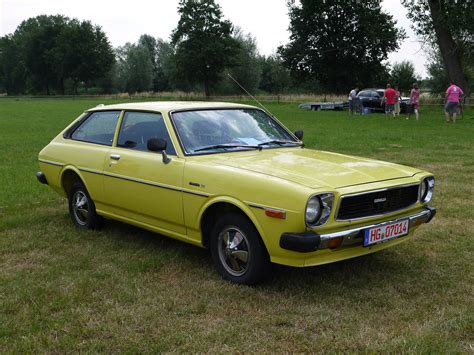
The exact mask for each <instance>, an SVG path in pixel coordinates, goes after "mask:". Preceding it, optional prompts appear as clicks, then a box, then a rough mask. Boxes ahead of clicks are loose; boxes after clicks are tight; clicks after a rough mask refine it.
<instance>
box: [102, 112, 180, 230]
mask: <svg viewBox="0 0 474 355" xmlns="http://www.w3.org/2000/svg"><path fill="white" fill-rule="evenodd" d="M150 138H162V139H165V140H166V141H167V149H166V153H167V154H168V155H169V156H170V157H171V160H170V161H169V162H168V163H165V162H164V159H163V157H162V154H161V153H159V152H151V151H149V150H148V149H147V141H148V140H149V139H150ZM183 169H184V159H181V158H178V157H177V156H176V151H175V149H174V147H173V145H172V142H171V140H170V136H169V134H168V131H167V129H166V126H165V123H164V120H163V116H162V115H161V114H160V113H156V112H137V111H128V112H125V113H124V115H123V118H122V120H121V125H120V130H119V133H118V137H117V140H116V144H115V145H114V146H113V147H112V148H111V149H110V151H109V156H108V157H106V160H105V166H104V192H105V196H106V201H107V203H108V204H109V208H110V210H111V211H112V212H113V213H114V214H115V215H117V216H120V217H123V218H126V219H129V220H134V221H137V222H140V224H142V225H144V226H145V227H146V226H151V227H154V228H158V229H160V230H161V231H163V232H165V233H167V234H179V235H184V234H185V233H186V229H185V227H184V217H183V200H182V179H183Z"/></svg>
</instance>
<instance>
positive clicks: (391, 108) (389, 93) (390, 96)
mask: <svg viewBox="0 0 474 355" xmlns="http://www.w3.org/2000/svg"><path fill="white" fill-rule="evenodd" d="M396 95H397V92H396V91H395V90H394V89H392V86H391V85H390V84H387V88H386V89H385V91H384V92H383V98H382V102H381V103H380V106H382V105H383V103H384V102H385V116H387V115H388V114H389V113H391V114H392V116H393V118H395V96H396Z"/></svg>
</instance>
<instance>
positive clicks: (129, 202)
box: [37, 102, 436, 284]
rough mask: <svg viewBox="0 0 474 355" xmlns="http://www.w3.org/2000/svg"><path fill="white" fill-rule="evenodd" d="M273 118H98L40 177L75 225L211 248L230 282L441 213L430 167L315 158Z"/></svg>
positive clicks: (372, 245)
mask: <svg viewBox="0 0 474 355" xmlns="http://www.w3.org/2000/svg"><path fill="white" fill-rule="evenodd" d="M302 136H303V132H302V131H297V132H295V133H291V132H290V131H289V130H288V129H287V128H285V127H284V126H283V125H282V124H281V123H280V122H279V121H278V120H277V119H275V118H274V117H272V116H271V115H270V114H268V113H266V112H265V111H264V110H262V109H259V108H256V107H253V106H248V105H239V104H229V103H209V102H147V103H128V104H119V105H109V106H103V105H100V106H98V107H95V108H93V109H90V110H88V111H86V112H85V113H84V114H82V115H81V116H79V117H78V118H77V119H76V120H75V121H74V122H73V123H72V124H71V125H69V127H67V128H66V129H65V130H64V131H63V132H61V133H60V134H59V135H58V136H57V137H56V138H54V139H53V140H52V141H51V143H49V144H48V145H47V146H46V147H45V148H44V149H43V150H42V151H41V152H40V153H39V166H40V169H41V171H40V172H38V173H37V178H38V180H39V181H40V182H41V183H44V184H48V185H49V186H51V187H52V188H53V189H54V190H56V191H57V192H58V193H60V194H62V195H64V196H66V197H67V198H68V200H69V212H70V214H71V218H72V221H73V222H74V224H75V225H76V226H77V227H79V228H84V229H85V228H87V229H93V228H97V227H99V226H100V225H101V222H102V220H103V218H104V217H105V218H111V219H116V220H119V221H122V222H126V223H130V224H133V225H135V226H139V227H142V228H145V229H148V230H151V231H154V232H157V233H160V234H162V235H166V236H169V237H172V238H176V239H179V240H182V241H185V242H188V243H191V244H194V245H197V246H200V247H204V248H209V249H210V251H211V255H212V258H213V260H214V263H215V265H216V268H217V270H218V272H219V273H220V274H221V275H222V277H223V278H225V279H228V280H231V281H233V282H236V283H242V284H255V283H258V282H260V281H262V280H263V279H264V278H265V277H266V276H267V275H268V274H269V272H270V266H271V263H277V264H283V265H290V266H296V267H303V266H313V265H319V264H325V263H331V262H335V261H339V260H343V259H348V258H353V257H356V256H361V255H365V254H369V253H373V252H376V251H379V250H382V249H384V248H387V247H390V246H394V245H397V244H399V243H401V242H403V241H406V240H409V239H411V236H412V235H413V232H414V231H415V229H416V228H417V227H418V226H419V225H420V224H422V223H428V222H429V221H430V220H431V219H432V218H433V216H434V215H435V213H436V210H435V209H434V208H432V207H429V206H428V205H427V204H428V202H429V201H430V200H431V198H432V196H433V190H434V177H433V176H432V175H431V174H430V173H428V172H426V171H421V170H420V169H416V168H410V167H407V166H402V165H396V164H392V163H387V162H381V161H376V160H371V159H365V158H359V157H353V156H347V155H342V154H337V153H330V152H324V151H318V150H312V149H307V148H305V147H304V145H303V143H302V141H301V139H302Z"/></svg>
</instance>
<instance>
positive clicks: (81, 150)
mask: <svg viewBox="0 0 474 355" xmlns="http://www.w3.org/2000/svg"><path fill="white" fill-rule="evenodd" d="M120 113H121V111H96V112H91V113H90V114H88V115H87V116H85V117H84V119H82V120H80V121H79V122H78V123H77V125H75V126H73V127H71V129H69V131H68V132H66V133H65V135H64V138H66V139H65V143H64V144H62V145H61V154H62V155H63V156H67V157H69V161H70V163H71V164H72V165H73V166H75V167H76V168H77V169H78V170H79V171H80V173H81V176H82V179H83V180H84V183H85V184H86V187H87V189H88V192H89V194H90V195H91V197H92V199H93V200H94V201H95V202H96V207H97V208H99V209H100V208H101V203H102V202H103V200H104V191H103V176H102V169H103V166H104V161H105V159H106V156H107V154H108V151H109V150H110V147H111V146H112V142H113V138H114V135H115V131H116V127H117V123H118V121H119V116H120Z"/></svg>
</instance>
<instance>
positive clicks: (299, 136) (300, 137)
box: [295, 130, 303, 141]
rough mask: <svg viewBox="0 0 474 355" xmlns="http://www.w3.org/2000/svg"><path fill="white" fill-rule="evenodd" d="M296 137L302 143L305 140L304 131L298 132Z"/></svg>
mask: <svg viewBox="0 0 474 355" xmlns="http://www.w3.org/2000/svg"><path fill="white" fill-rule="evenodd" d="M295 137H296V138H298V139H299V140H300V141H301V140H303V131H302V130H298V131H296V132H295Z"/></svg>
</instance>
